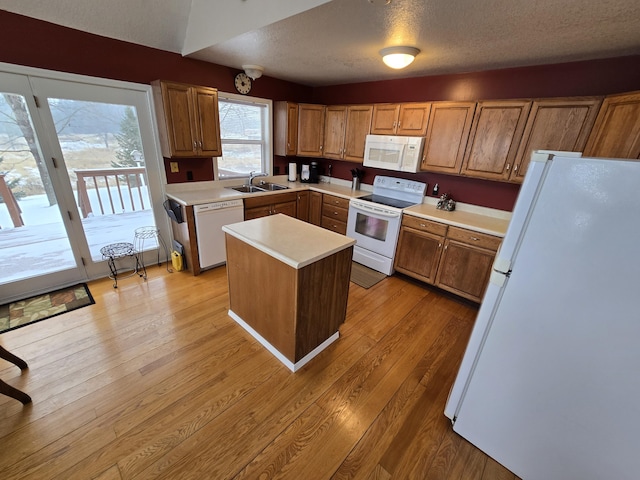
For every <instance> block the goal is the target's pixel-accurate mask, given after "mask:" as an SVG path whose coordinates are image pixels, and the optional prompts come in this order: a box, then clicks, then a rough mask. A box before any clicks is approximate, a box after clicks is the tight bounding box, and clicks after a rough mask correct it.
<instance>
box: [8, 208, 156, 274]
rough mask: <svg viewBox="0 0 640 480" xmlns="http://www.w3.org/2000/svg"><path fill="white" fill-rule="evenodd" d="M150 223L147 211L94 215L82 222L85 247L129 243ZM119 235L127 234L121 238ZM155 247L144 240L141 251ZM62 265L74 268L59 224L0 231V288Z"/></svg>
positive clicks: (93, 248)
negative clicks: (136, 231)
mask: <svg viewBox="0 0 640 480" xmlns="http://www.w3.org/2000/svg"><path fill="white" fill-rule="evenodd" d="M154 223H155V222H154V218H153V211H152V210H151V209H148V210H138V211H135V212H125V213H118V214H111V215H96V216H93V217H89V218H85V219H83V220H82V224H83V226H84V229H85V232H86V233H87V238H89V239H94V240H93V241H91V242H90V244H89V247H90V249H91V251H92V252H99V250H100V247H102V246H104V245H107V244H109V243H115V242H131V243H133V242H134V231H135V229H136V228H138V227H145V226H148V225H154ZM122 232H130V234H129V235H124V236H123V234H122ZM166 241H168V239H165V242H166ZM156 246H157V245H156V244H155V240H154V239H149V240H145V245H144V247H145V250H149V249H153V248H156ZM94 255H95V254H94ZM98 255H99V254H98ZM100 260H102V259H101V258H98V259H97V260H96V261H100ZM147 263H148V262H147ZM65 264H66V265H68V266H69V267H74V266H75V262H74V260H73V255H72V254H71V251H70V249H69V243H68V239H67V234H66V231H65V229H64V225H63V224H62V222H56V223H44V224H38V225H25V226H23V227H18V228H3V229H2V230H0V285H1V284H3V283H10V282H13V281H16V280H20V279H24V278H28V277H32V276H36V275H40V274H44V273H51V272H54V271H56V270H59V269H60V267H61V266H63V265H65Z"/></svg>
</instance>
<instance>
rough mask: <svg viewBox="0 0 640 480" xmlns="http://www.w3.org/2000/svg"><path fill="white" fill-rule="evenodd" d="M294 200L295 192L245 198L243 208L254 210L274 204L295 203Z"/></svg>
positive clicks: (295, 197)
mask: <svg viewBox="0 0 640 480" xmlns="http://www.w3.org/2000/svg"><path fill="white" fill-rule="evenodd" d="M296 199H297V195H296V192H286V193H270V194H269V195H260V196H258V197H246V198H245V199H244V208H255V207H262V206H264V205H273V204H276V203H285V202H295V201H296Z"/></svg>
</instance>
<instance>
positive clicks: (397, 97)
mask: <svg viewBox="0 0 640 480" xmlns="http://www.w3.org/2000/svg"><path fill="white" fill-rule="evenodd" d="M0 62H6V63H13V64H17V65H26V66H31V67H38V68H44V69H49V70H56V71H63V72H70V73H77V74H82V75H90V76H95V77H102V78H110V79H115V80H123V81H129V82H136V83H143V84H149V83H150V82H151V81H152V80H155V79H164V80H174V81H179V82H184V83H191V84H194V85H207V86H212V87H215V88H218V89H219V90H220V91H223V92H234V91H235V90H234V87H233V78H234V76H235V75H236V73H238V71H239V70H237V69H233V68H229V67H225V66H221V65H214V64H210V63H207V62H202V61H199V60H192V59H188V58H184V57H182V56H181V55H179V54H176V53H171V52H165V51H162V50H157V49H153V48H149V47H144V46H140V45H135V44H131V43H127V42H123V41H119V40H113V39H109V38H106V37H101V36H99V35H93V34H89V33H84V32H80V31H78V30H73V29H70V28H66V27H61V26H58V25H54V24H52V23H48V22H44V21H41V20H36V19H32V18H29V17H24V16H21V15H17V14H13V13H9V12H6V11H3V10H0ZM266 71H267V74H268V66H266ZM634 90H640V55H635V56H628V57H620V58H610V59H604V60H594V61H585V62H573V63H564V64H556V65H543V66H536V67H523V68H512V69H503V70H493V71H485V72H472V73H464V74H458V75H436V76H428V77H416V78H407V79H398V80H386V81H377V82H365V83H358V84H348V85H336V86H330V87H317V88H311V87H307V86H304V85H299V84H295V83H291V82H286V81H283V80H278V79H275V78H271V77H269V76H268V75H265V76H263V77H261V78H260V79H259V80H257V81H256V82H255V83H254V87H253V90H252V92H251V95H253V96H257V97H263V98H270V99H272V100H290V101H294V102H309V103H320V104H334V105H335V104H348V103H356V104H357V103H380V102H411V101H438V100H481V99H498V98H520V97H558V96H579V95H605V94H611V93H620V92H627V91H634ZM292 160H294V161H296V162H297V163H298V164H299V165H300V164H302V163H308V162H310V161H311V159H304V158H292V157H275V159H274V166H275V167H276V168H277V170H279V173H281V174H284V173H286V171H287V166H288V162H289V161H292ZM314 160H317V159H314ZM173 161H177V162H178V163H179V167H180V172H179V173H177V174H171V173H170V170H169V168H168V166H169V165H168V160H167V159H165V172H166V178H167V182H168V183H175V182H184V181H187V172H191V175H192V176H193V181H204V180H211V179H212V178H213V165H212V160H211V159H180V160H173ZM317 161H318V163H319V165H320V168H321V169H324V170H325V173H328V166H329V165H331V166H332V172H331V173H332V175H333V176H334V177H337V178H342V179H347V180H350V178H351V173H350V171H351V169H352V168H353V167H354V164H353V163H350V162H342V161H337V160H323V159H320V160H317ZM365 170H366V174H365V177H364V179H363V180H364V182H365V183H371V182H372V181H373V177H374V176H375V175H378V174H379V175H391V176H400V177H402V176H404V175H403V174H401V173H398V172H387V171H384V170H376V169H365ZM406 175H408V177H407V178H413V179H416V180H419V181H423V182H427V183H429V191H431V189H432V187H433V185H434V184H435V183H438V184H439V187H440V193H441V194H442V193H445V192H448V193H451V195H452V196H453V198H454V199H455V200H458V201H461V202H465V203H473V204H476V205H482V206H488V207H493V208H499V209H502V210H511V209H512V208H513V205H514V203H515V199H516V197H517V194H518V190H519V186H518V185H511V184H507V183H501V182H490V181H484V180H478V179H472V178H465V177H456V176H451V175H440V174H430V173H429V174H426V173H422V174H406Z"/></svg>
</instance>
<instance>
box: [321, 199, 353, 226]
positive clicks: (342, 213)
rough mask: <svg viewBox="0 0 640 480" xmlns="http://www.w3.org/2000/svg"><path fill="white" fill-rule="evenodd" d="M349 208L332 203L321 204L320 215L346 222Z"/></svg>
mask: <svg viewBox="0 0 640 480" xmlns="http://www.w3.org/2000/svg"><path fill="white" fill-rule="evenodd" d="M348 215H349V210H347V209H346V208H341V207H336V206H334V205H327V204H326V203H325V204H324V205H322V216H323V217H328V218H332V219H334V220H337V221H339V222H346V221H347V216H348Z"/></svg>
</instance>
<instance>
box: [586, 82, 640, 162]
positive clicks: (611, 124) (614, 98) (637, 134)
mask: <svg viewBox="0 0 640 480" xmlns="http://www.w3.org/2000/svg"><path fill="white" fill-rule="evenodd" d="M584 155H585V156H589V157H606V158H635V159H637V158H640V91H639V92H633V93H627V94H623V95H611V96H608V97H607V98H605V99H604V102H602V107H601V108H600V112H599V113H598V118H597V119H596V122H595V125H594V126H593V130H592V131H591V135H590V136H589V140H588V141H587V145H586V147H585V150H584Z"/></svg>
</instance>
